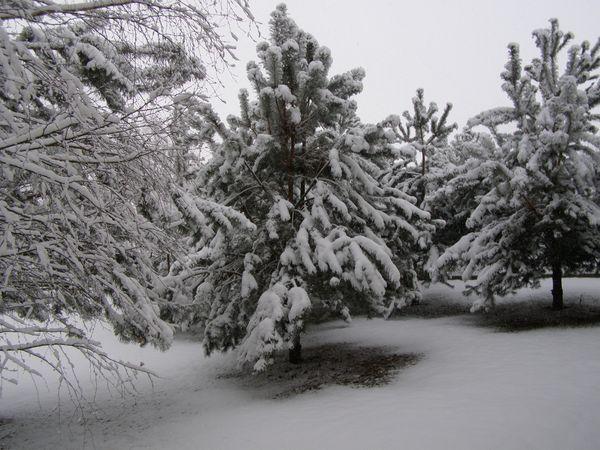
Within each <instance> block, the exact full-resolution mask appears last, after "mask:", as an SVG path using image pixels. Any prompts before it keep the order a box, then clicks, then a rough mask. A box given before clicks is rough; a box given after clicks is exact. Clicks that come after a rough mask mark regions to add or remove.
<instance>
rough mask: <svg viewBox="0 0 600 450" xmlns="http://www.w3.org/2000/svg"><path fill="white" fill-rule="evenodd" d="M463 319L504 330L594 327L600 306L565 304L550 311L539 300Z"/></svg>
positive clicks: (599, 322)
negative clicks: (558, 308)
mask: <svg viewBox="0 0 600 450" xmlns="http://www.w3.org/2000/svg"><path fill="white" fill-rule="evenodd" d="M467 321H468V322H469V323H471V324H473V325H476V326H480V327H486V328H493V329H495V330H497V331H504V332H517V331H527V330H535V329H540V328H560V327H562V328H572V327H585V326H598V325H600V306H597V305H586V304H567V305H566V306H565V308H563V309H561V310H553V309H552V308H550V307H549V306H548V305H546V304H543V303H541V302H519V303H504V304H499V305H497V306H496V307H495V308H494V309H493V310H491V311H488V312H486V313H476V314H472V315H470V316H469V317H468V318H467Z"/></svg>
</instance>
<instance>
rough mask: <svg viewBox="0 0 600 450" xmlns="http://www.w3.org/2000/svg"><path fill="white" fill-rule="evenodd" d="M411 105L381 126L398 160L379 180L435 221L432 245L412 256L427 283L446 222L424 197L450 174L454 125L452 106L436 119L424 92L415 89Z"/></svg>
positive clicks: (446, 107) (431, 105)
mask: <svg viewBox="0 0 600 450" xmlns="http://www.w3.org/2000/svg"><path fill="white" fill-rule="evenodd" d="M412 104H413V111H412V112H410V111H404V113H403V114H402V117H400V116H398V115H391V116H389V117H387V118H386V119H385V120H384V121H383V122H382V123H381V126H383V127H384V128H385V129H386V131H388V130H389V132H391V133H392V134H393V136H395V144H396V145H397V146H398V148H399V153H400V155H401V156H400V158H398V159H396V160H395V161H394V163H393V165H392V166H390V167H389V168H388V169H386V170H385V171H384V172H383V173H382V175H381V178H380V179H381V182H382V183H383V184H384V185H387V186H391V187H393V188H396V189H398V190H400V191H402V192H404V193H406V194H408V195H411V196H412V197H414V198H415V200H416V204H418V205H419V206H420V207H421V208H422V209H424V210H425V211H428V212H429V213H430V214H431V216H432V217H433V218H434V219H435V223H436V225H437V230H436V233H435V234H434V236H433V237H432V245H430V246H427V248H423V249H421V250H420V251H418V255H415V256H416V258H417V261H418V262H417V265H416V266H417V271H418V274H419V278H420V279H423V280H427V279H428V278H429V271H428V270H427V268H428V264H429V263H430V261H432V260H435V259H437V257H438V256H439V251H438V244H439V242H438V241H444V240H445V239H444V237H445V236H446V234H447V230H448V228H446V227H445V221H446V220H448V218H449V217H446V215H445V214H440V213H444V212H446V211H445V210H443V208H441V209H442V211H437V210H436V206H437V205H436V204H429V203H428V202H427V195H428V194H429V193H431V192H433V191H435V190H436V187H437V186H438V185H439V183H440V180H441V179H442V177H443V174H446V173H447V171H448V170H449V164H451V162H450V159H451V158H452V155H453V148H452V147H451V146H450V145H449V143H448V137H449V135H450V133H452V131H454V130H455V129H456V127H457V125H456V124H455V123H453V124H448V123H447V122H448V116H449V114H450V111H451V110H452V104H451V103H447V104H446V106H445V108H444V111H443V112H442V114H441V116H439V117H438V116H437V112H438V106H437V104H436V103H433V102H431V103H430V104H429V106H427V105H426V104H425V96H424V91H423V89H417V94H416V96H415V97H414V98H413V99H412ZM440 206H441V205H440ZM444 206H445V205H444ZM440 219H442V220H440ZM450 219H451V220H450V222H451V227H450V228H453V227H452V224H453V219H454V218H453V217H452V218H450Z"/></svg>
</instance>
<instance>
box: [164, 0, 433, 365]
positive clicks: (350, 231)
mask: <svg viewBox="0 0 600 450" xmlns="http://www.w3.org/2000/svg"><path fill="white" fill-rule="evenodd" d="M270 26H271V36H270V41H269V42H261V43H259V44H258V45H257V52H258V57H259V58H260V63H255V62H250V63H249V64H248V66H247V68H248V78H249V80H250V81H251V83H252V86H253V88H254V93H255V95H256V98H255V99H251V95H250V93H248V92H247V91H245V90H242V91H241V93H240V106H241V112H240V115H239V116H237V117H236V116H230V117H228V118H227V124H224V123H223V122H221V121H220V119H219V118H218V117H217V116H216V114H214V112H213V111H212V110H211V109H210V107H209V106H208V105H206V107H205V109H204V111H203V114H204V118H205V122H206V125H207V126H206V129H205V130H206V142H207V145H208V146H209V147H210V148H211V149H212V152H213V156H212V159H211V160H210V161H209V162H208V164H207V165H206V166H205V167H203V168H202V169H201V170H200V171H199V174H198V178H197V180H196V181H195V182H194V185H193V186H192V187H191V188H190V191H189V193H188V196H187V197H188V198H190V199H191V200H192V201H194V202H204V201H205V200H199V199H202V198H206V199H210V200H211V202H214V203H211V205H213V206H214V205H217V204H218V205H220V206H219V208H221V209H219V211H220V212H222V213H223V215H222V216H221V217H217V216H216V215H214V219H215V220H214V221H213V222H211V223H212V224H213V225H209V228H210V229H209V230H206V232H205V233H198V234H197V235H196V236H192V237H191V240H194V239H197V243H196V244H195V245H194V246H193V248H194V249H195V251H196V250H197V253H196V255H197V256H195V257H194V258H192V259H193V262H194V263H195V265H193V264H192V265H189V266H188V267H187V268H184V269H182V270H181V271H180V272H179V273H178V274H175V273H173V276H176V277H178V279H180V280H182V279H185V280H186V281H185V283H184V284H185V286H186V289H188V290H189V291H192V292H193V293H194V304H193V305H194V307H195V309H196V311H197V317H196V320H197V321H198V323H199V325H200V327H201V329H202V330H203V333H204V345H205V348H206V350H207V351H208V352H211V351H213V350H222V349H227V348H232V347H236V346H239V348H240V360H241V361H243V362H250V363H252V364H254V368H255V369H257V370H260V369H263V368H264V367H265V366H266V365H267V364H269V362H270V361H271V359H272V354H273V353H274V352H275V351H277V350H281V349H284V348H288V349H289V358H290V360H291V361H292V362H299V361H300V359H301V343H300V334H301V332H302V330H303V329H304V327H305V323H306V321H309V320H310V317H311V316H310V310H311V308H312V309H313V310H314V309H321V308H324V309H327V310H331V311H334V312H336V313H337V314H341V315H342V316H344V317H346V318H349V313H350V310H351V309H353V307H355V306H356V305H363V306H362V307H363V308H364V307H365V305H366V306H368V308H370V309H372V310H375V311H377V312H379V313H381V314H384V315H387V314H389V313H390V312H391V311H392V310H393V309H394V308H396V307H398V306H401V305H403V304H404V303H405V302H406V301H410V300H411V299H412V298H413V297H414V296H417V295H418V289H417V285H416V274H415V271H414V261H413V256H412V255H413V251H414V248H415V247H417V246H419V245H426V243H427V239H428V236H429V232H430V225H429V224H428V219H429V214H427V213H426V212H424V211H422V210H420V209H419V208H417V207H416V206H415V205H414V199H412V198H411V197H410V196H408V195H406V194H404V193H403V192H401V191H399V190H398V189H395V188H393V187H390V186H384V185H382V184H381V183H379V181H378V178H379V177H380V175H381V172H382V170H384V169H386V168H387V167H388V166H389V164H390V162H391V161H392V160H393V159H394V158H396V157H397V151H396V149H395V148H394V145H393V136H391V135H390V133H387V132H386V131H385V130H384V129H383V128H382V127H379V126H370V125H363V124H361V123H360V121H359V119H358V117H357V116H356V103H355V101H354V100H353V99H352V97H353V96H354V95H356V94H357V93H359V92H360V91H361V90H362V82H361V81H362V79H363V77H364V71H363V70H362V69H353V70H351V71H349V72H346V73H344V74H341V75H335V76H331V77H330V76H329V75H328V72H329V68H330V67H331V62H332V59H331V55H330V51H329V49H327V48H326V47H323V46H320V45H319V43H318V42H317V40H316V39H315V38H314V37H312V36H311V35H310V34H308V33H306V32H304V31H302V30H300V29H299V28H298V27H297V26H296V24H295V23H294V21H293V20H292V19H291V18H290V17H289V16H288V15H287V11H286V7H285V6H284V5H280V6H278V7H277V9H276V10H275V11H274V12H273V13H272V15H271V21H270ZM214 207H215V208H216V206H214ZM233 210H237V211H239V212H240V213H243V217H245V218H247V222H244V220H243V219H242V217H240V216H237V218H236V220H232V219H231V218H230V216H232V215H233V214H234V213H233ZM190 217H191V216H190ZM204 217H206V214H203V215H202V219H201V221H202V220H204V219H203V218H204ZM191 218H193V217H191ZM224 224H225V227H223V225H224ZM229 224H231V226H229ZM211 226H212V227H214V226H220V227H221V228H220V229H219V231H215V230H216V228H211ZM191 228H192V229H195V228H198V227H197V226H194V225H193V224H192V226H191ZM240 228H241V229H243V232H240V231H239V230H240ZM199 243H202V245H200V244H199Z"/></svg>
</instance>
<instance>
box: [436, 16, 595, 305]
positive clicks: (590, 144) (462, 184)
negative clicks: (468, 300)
mask: <svg viewBox="0 0 600 450" xmlns="http://www.w3.org/2000/svg"><path fill="white" fill-rule="evenodd" d="M533 36H534V40H535V43H536V45H537V47H538V49H539V52H540V56H539V57H538V58H535V59H533V60H532V62H531V64H529V65H528V66H526V67H523V66H522V63H521V59H520V56H519V48H518V46H517V45H516V44H511V45H509V61H508V63H507V64H506V66H505V68H506V70H505V71H504V72H503V73H502V79H503V80H504V83H503V85H502V88H503V90H504V91H505V92H506V93H507V95H508V96H509V98H510V100H511V102H512V106H510V107H502V108H496V109H493V110H490V111H486V112H483V113H481V114H479V115H478V116H476V117H475V118H473V119H471V120H470V121H469V124H468V126H469V127H470V128H475V127H478V126H483V127H485V128H487V130H488V135H487V137H485V136H483V135H479V136H477V137H476V139H473V140H472V141H471V142H470V145H471V146H480V147H481V148H480V151H479V152H474V153H479V154H480V155H482V156H484V155H487V156H488V158H487V159H477V158H470V159H469V160H468V161H467V162H466V163H465V164H464V165H463V166H461V167H458V168H456V169H455V173H456V176H455V177H453V179H452V180H451V181H450V182H449V183H448V184H447V185H446V186H444V187H442V188H441V190H440V192H439V193H438V194H437V195H440V196H441V197H445V198H447V199H449V201H452V199H458V198H460V197H463V196H464V195H465V192H466V191H468V190H471V191H473V190H474V191H475V192H477V191H478V195H479V196H478V205H477V206H476V207H475V208H474V209H473V210H472V211H471V212H470V217H469V218H468V220H467V222H466V225H467V227H468V228H469V229H470V232H469V233H467V234H466V235H464V236H463V237H462V238H461V239H460V240H459V241H458V242H456V243H455V244H454V245H452V246H451V247H449V248H448V249H447V250H446V252H445V253H444V254H442V255H441V256H440V258H439V260H438V261H437V263H436V267H435V272H436V275H438V276H443V274H444V273H445V272H446V273H447V272H448V271H449V270H453V269H456V268H458V269H459V270H460V271H461V272H462V276H463V279H464V280H467V281H468V280H470V279H471V277H473V276H475V277H476V281H475V282H474V283H473V286H472V288H473V289H474V290H475V291H476V292H478V293H479V294H480V295H481V296H482V299H481V301H480V302H478V303H476V304H475V305H474V309H478V308H480V307H483V308H487V307H489V306H491V305H492V304H493V301H494V296H495V295H505V294H507V293H509V292H512V291H514V290H515V289H517V288H519V287H522V286H525V285H528V284H531V285H537V284H538V283H539V279H540V278H542V277H543V276H545V274H546V273H547V272H548V271H550V272H551V273H552V278H553V289H552V298H553V301H552V304H553V307H554V308H557V309H560V308H562V306H563V291H562V281H561V279H562V274H563V271H564V270H565V269H572V270H576V269H581V268H586V267H588V268H597V265H598V262H599V261H600V196H599V190H598V188H599V180H600V137H599V136H598V129H597V124H598V114H597V108H598V105H599V104H600V81H599V80H598V75H599V73H598V69H599V67H600V41H598V42H597V43H596V44H595V45H590V44H589V43H588V42H583V43H582V44H580V45H572V46H571V47H569V48H568V51H567V53H568V54H567V58H566V67H565V68H564V70H563V71H562V72H559V56H560V54H561V51H562V50H563V49H565V48H567V46H568V45H569V43H570V42H571V40H572V38H573V36H572V35H571V34H570V33H563V32H562V31H560V29H559V27H558V22H557V21H556V20H551V26H550V28H547V29H540V30H536V31H535V32H534V33H533Z"/></svg>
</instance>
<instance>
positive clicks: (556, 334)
mask: <svg viewBox="0 0 600 450" xmlns="http://www.w3.org/2000/svg"><path fill="white" fill-rule="evenodd" d="M565 291H566V296H567V300H568V301H576V302H579V301H583V302H587V303H591V302H592V299H594V298H596V299H597V298H598V296H600V280H598V279H578V280H566V283H565ZM448 299H450V300H452V301H464V300H463V299H462V296H461V295H460V290H452V289H449V288H446V287H443V286H435V287H431V288H429V289H428V290H427V291H426V300H428V301H447V300H448ZM531 299H534V300H536V301H540V300H542V299H543V300H544V301H549V285H548V283H544V284H543V286H542V290H541V291H530V290H525V291H522V292H520V293H519V295H518V296H517V297H516V298H513V300H531ZM97 336H99V337H100V338H102V339H103V341H104V342H105V347H106V349H107V350H109V351H110V352H111V353H112V354H113V355H117V356H119V357H121V358H124V359H128V360H130V361H132V362H139V361H144V362H145V364H146V365H147V366H149V367H151V368H153V369H154V370H155V371H157V372H158V373H159V374H160V375H161V378H160V379H158V380H156V381H155V382H154V387H152V386H150V385H149V384H148V383H146V382H144V381H141V382H140V384H139V390H140V392H139V394H137V395H136V396H134V397H126V398H124V399H121V398H119V397H118V396H112V397H111V396H110V394H109V393H107V392H106V390H105V389H103V387H102V386H98V387H97V389H96V390H95V391H93V390H92V389H93V387H94V386H93V383H91V382H90V380H89V377H88V376H87V375H86V374H85V370H84V368H83V367H80V370H81V372H80V379H81V382H82V385H83V386H84V388H86V389H87V392H88V394H92V393H95V395H96V403H97V407H98V411H96V412H91V411H90V412H88V413H87V415H88V419H87V420H86V421H85V422H77V421H73V420H70V411H72V406H70V404H69V401H68V399H67V398H63V400H62V402H61V404H62V406H61V409H60V412H61V414H60V417H59V415H58V410H57V408H56V405H57V398H56V393H55V389H54V386H55V385H53V384H52V383H50V386H49V387H48V388H46V387H45V386H38V387H39V390H38V392H36V390H35V389H34V388H33V387H32V386H33V385H32V384H31V382H29V381H28V380H27V379H26V378H22V379H21V380H20V384H19V385H18V386H11V385H4V386H3V388H4V391H3V397H2V398H0V419H3V420H4V421H7V423H6V424H5V425H3V426H1V427H0V438H1V439H2V440H0V448H10V449H13V448H15V449H19V448H36V449H37V448H61V449H62V448H65V449H68V448H82V447H85V448H99V449H122V448H132V449H133V448H140V449H141V448H152V449H188V448H189V449H313V448H314V449H316V448H327V449H338V448H339V449H366V448H369V449H379V448H386V449H387V448H404V449H524V448H527V449H548V450H550V449H561V450H562V449H572V450H575V449H597V448H599V445H600V427H598V424H600V327H590V328H577V329H562V328H561V329H543V330H536V331H528V332H522V333H499V332H494V331H492V330H490V329H485V328H477V327H474V326H470V325H468V324H467V323H466V322H465V321H464V319H463V318H462V317H460V316H459V317H452V318H441V319H415V318H407V319H401V320H390V321H383V320H379V319H373V320H367V319H357V320H355V321H354V322H352V323H351V324H349V325H348V324H345V323H342V322H333V323H327V324H323V325H320V326H318V327H315V328H313V329H312V330H311V332H310V333H309V335H308V336H307V337H306V339H305V347H309V346H311V345H315V344H316V343H351V344H352V343H353V344H356V345H364V346H386V347H390V348H393V349H394V350H395V351H396V352H400V353H421V354H423V355H424V357H423V359H422V360H420V361H419V362H418V363H417V364H416V365H414V366H411V367H409V368H406V369H403V370H402V371H400V372H399V373H398V375H397V376H396V377H395V378H394V379H393V381H392V382H391V383H390V384H388V385H385V386H383V387H377V388H351V387H340V386H335V387H326V388H324V389H322V390H319V391H313V392H308V393H304V394H301V395H297V396H293V397H289V398H279V399H272V398H270V397H269V396H265V395H264V392H263V391H257V390H253V389H249V388H248V387H247V386H245V385H243V384H242V383H240V382H239V381H236V379H231V378H220V377H218V374H219V373H223V372H225V371H226V370H227V368H228V367H231V365H232V363H233V357H232V356H233V355H217V356H213V357H210V358H206V357H204V356H203V354H202V350H201V348H200V346H199V344H198V343H197V342H193V341H191V340H184V339H179V340H177V341H176V342H175V344H174V346H173V348H172V349H171V350H170V351H168V352H166V353H160V352H157V351H155V350H152V349H150V348H144V349H140V348H138V347H135V346H131V345H124V344H120V343H118V342H115V340H114V339H113V338H112V337H111V336H110V334H109V333H108V332H107V331H105V330H99V331H98V333H97Z"/></svg>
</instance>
